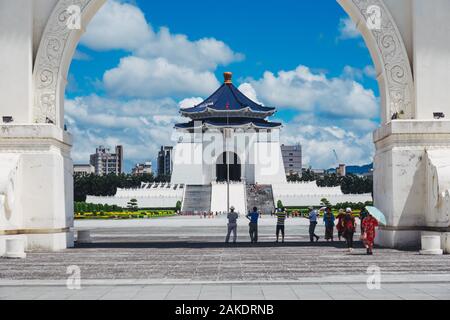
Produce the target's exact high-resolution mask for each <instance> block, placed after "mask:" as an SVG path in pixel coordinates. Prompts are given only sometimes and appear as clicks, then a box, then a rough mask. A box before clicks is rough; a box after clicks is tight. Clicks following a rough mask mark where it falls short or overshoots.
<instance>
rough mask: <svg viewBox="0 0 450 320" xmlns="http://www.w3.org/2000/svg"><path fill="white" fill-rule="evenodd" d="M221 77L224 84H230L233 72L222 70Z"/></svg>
mask: <svg viewBox="0 0 450 320" xmlns="http://www.w3.org/2000/svg"><path fill="white" fill-rule="evenodd" d="M223 78H224V79H225V84H232V83H233V81H232V79H233V73H232V72H224V74H223Z"/></svg>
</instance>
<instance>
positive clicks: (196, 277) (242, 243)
mask: <svg viewBox="0 0 450 320" xmlns="http://www.w3.org/2000/svg"><path fill="white" fill-rule="evenodd" d="M76 229H88V230H91V232H92V239H93V243H92V244H89V245H79V246H77V247H76V248H74V249H69V250H65V251H63V252H57V253H49V252H41V253H29V254H28V256H27V259H25V260H5V259H1V260H0V299H202V300H203V299H347V298H352V299H450V256H421V255H419V254H418V252H417V250H410V251H398V250H392V249H382V248H378V249H377V250H376V252H375V255H374V256H366V255H365V250H364V249H363V248H362V245H361V244H360V243H357V244H356V246H357V249H356V250H355V251H354V252H353V253H352V254H349V253H348V252H347V251H346V249H345V245H344V243H343V242H339V241H336V242H334V243H325V242H322V241H321V242H319V243H317V244H310V243H309V242H308V240H309V238H308V226H307V221H306V220H304V219H298V218H297V219H289V220H288V221H287V227H286V232H287V237H286V243H285V244H275V243H274V242H275V234H274V232H275V220H274V219H272V218H270V217H265V218H264V219H262V221H261V224H260V228H259V238H260V243H259V244H256V245H251V244H249V236H248V232H247V224H246V222H245V221H244V219H241V221H240V226H239V230H238V233H239V238H238V242H239V243H238V244H237V245H232V244H231V245H225V244H224V243H223V242H224V237H225V234H224V233H225V231H226V220H225V219H224V218H216V219H200V218H198V217H176V218H165V219H157V220H139V221H134V220H130V221H125V220H122V221H77V223H76ZM323 233H324V228H323V226H322V224H319V226H318V228H317V234H319V235H323ZM356 238H357V236H355V239H356ZM69 266H77V267H78V268H79V270H80V276H81V287H82V289H81V290H69V289H67V287H66V281H67V278H68V274H67V268H68V267H69ZM373 266H376V267H378V268H379V270H380V272H381V289H380V290H369V289H368V287H367V284H366V281H367V278H368V274H367V271H368V268H369V267H373Z"/></svg>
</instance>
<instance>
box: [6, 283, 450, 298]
mask: <svg viewBox="0 0 450 320" xmlns="http://www.w3.org/2000/svg"><path fill="white" fill-rule="evenodd" d="M0 299H1V300H6V299H19V300H55V299H58V300H346V299H351V300H385V299H389V300H449V299H450V289H449V285H448V283H447V284H445V283H441V284H437V283H433V284H430V283H413V284H411V283H408V284H390V283H389V284H383V285H382V286H381V289H380V290H368V289H367V287H366V285H364V284H270V283H268V284H245V285H244V284H178V285H175V284H171V285H164V284H160V285H156V284H155V285H110V286H107V285H102V286H100V285H99V286H86V287H82V289H81V290H68V289H67V288H66V287H64V286H2V287H0Z"/></svg>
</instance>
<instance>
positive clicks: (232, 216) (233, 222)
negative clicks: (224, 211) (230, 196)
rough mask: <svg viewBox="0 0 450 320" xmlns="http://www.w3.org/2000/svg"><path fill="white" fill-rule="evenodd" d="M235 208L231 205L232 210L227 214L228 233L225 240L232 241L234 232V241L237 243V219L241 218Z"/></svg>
mask: <svg viewBox="0 0 450 320" xmlns="http://www.w3.org/2000/svg"><path fill="white" fill-rule="evenodd" d="M234 210H235V208H234V207H231V208H230V212H229V213H228V215H227V218H228V233H227V238H226V240H225V242H226V243H229V242H230V236H231V233H232V232H233V243H236V240H237V219H238V218H239V215H238V214H237V213H236V212H234Z"/></svg>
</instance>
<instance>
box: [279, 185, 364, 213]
mask: <svg viewBox="0 0 450 320" xmlns="http://www.w3.org/2000/svg"><path fill="white" fill-rule="evenodd" d="M272 188H273V196H274V200H275V203H277V202H278V201H279V200H281V202H283V205H284V206H286V207H305V206H319V205H320V203H321V200H322V199H323V198H326V199H327V200H328V201H329V202H330V203H331V204H333V205H335V204H337V203H342V202H366V201H372V195H371V194H344V193H342V191H341V187H334V188H320V187H318V186H317V184H316V182H315V181H313V182H304V183H284V184H274V185H272Z"/></svg>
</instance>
